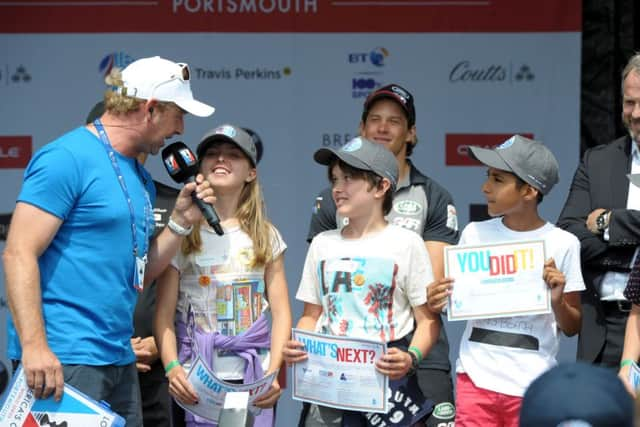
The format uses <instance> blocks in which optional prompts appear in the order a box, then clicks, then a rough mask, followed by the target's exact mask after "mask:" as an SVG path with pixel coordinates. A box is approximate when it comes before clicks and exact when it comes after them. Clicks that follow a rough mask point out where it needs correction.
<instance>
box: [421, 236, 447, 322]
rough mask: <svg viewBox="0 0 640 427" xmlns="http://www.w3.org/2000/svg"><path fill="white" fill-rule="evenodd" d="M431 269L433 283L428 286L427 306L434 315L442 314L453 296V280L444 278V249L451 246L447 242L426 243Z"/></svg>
mask: <svg viewBox="0 0 640 427" xmlns="http://www.w3.org/2000/svg"><path fill="white" fill-rule="evenodd" d="M424 244H425V246H426V248H427V252H428V253H429V259H431V269H432V270H433V278H434V279H435V280H434V281H433V282H431V283H429V285H428V286H427V306H428V307H429V310H431V311H432V312H433V313H436V314H440V313H442V310H444V308H445V307H446V306H447V298H448V296H449V295H450V294H451V288H452V283H453V279H449V278H445V277H444V248H445V247H446V246H449V244H448V243H445V242H436V241H430V242H424Z"/></svg>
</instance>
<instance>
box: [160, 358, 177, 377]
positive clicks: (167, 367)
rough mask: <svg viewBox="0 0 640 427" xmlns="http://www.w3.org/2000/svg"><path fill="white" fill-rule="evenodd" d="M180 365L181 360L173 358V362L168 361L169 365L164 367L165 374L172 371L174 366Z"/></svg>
mask: <svg viewBox="0 0 640 427" xmlns="http://www.w3.org/2000/svg"><path fill="white" fill-rule="evenodd" d="M179 365H180V361H179V360H178V359H175V360H172V361H171V362H169V363H167V366H165V367H164V372H165V374H168V373H169V371H171V370H172V369H173V368H175V367H176V366H179Z"/></svg>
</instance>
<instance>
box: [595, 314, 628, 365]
mask: <svg viewBox="0 0 640 427" xmlns="http://www.w3.org/2000/svg"><path fill="white" fill-rule="evenodd" d="M601 303H602V308H603V311H604V316H605V326H606V336H605V341H604V346H603V347H602V349H601V350H600V353H599V354H598V356H597V357H596V359H595V360H594V361H593V363H594V364H596V365H600V366H603V367H605V368H612V369H614V370H616V371H617V370H618V369H619V368H620V359H621V357H622V348H623V347H624V332H625V328H626V326H627V318H628V317H629V311H628V310H627V309H628V308H629V309H630V307H629V306H630V304H629V303H623V304H619V303H617V302H615V301H610V302H606V301H602V302H601Z"/></svg>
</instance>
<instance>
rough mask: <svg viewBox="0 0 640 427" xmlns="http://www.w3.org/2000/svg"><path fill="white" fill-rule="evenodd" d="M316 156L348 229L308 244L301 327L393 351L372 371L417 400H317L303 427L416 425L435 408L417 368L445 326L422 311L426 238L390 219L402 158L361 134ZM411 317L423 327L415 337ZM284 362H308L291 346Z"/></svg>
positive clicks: (428, 276) (297, 345) (428, 277)
mask: <svg viewBox="0 0 640 427" xmlns="http://www.w3.org/2000/svg"><path fill="white" fill-rule="evenodd" d="M314 159H315V160H316V161H317V162H318V163H320V164H323V165H327V166H328V175H329V180H330V181H331V184H332V197H333V198H334V200H335V203H336V206H337V209H338V213H339V214H340V215H341V216H342V217H345V218H349V223H348V225H346V226H345V227H344V228H343V229H342V230H329V231H325V232H322V233H320V234H318V235H317V236H316V237H315V238H314V239H313V241H312V242H311V246H310V247H309V251H308V252H307V259H306V261H305V266H304V270H303V274H302V279H301V281H300V287H299V289H298V293H297V295H296V298H297V299H299V300H301V301H303V302H304V303H305V304H304V312H303V314H302V317H301V318H300V320H299V321H298V325H297V328H299V329H303V330H307V331H316V332H321V333H324V334H328V335H340V336H347V337H350V338H368V339H374V340H377V341H381V342H385V343H387V346H388V351H387V353H386V354H384V356H383V357H382V358H381V359H379V360H377V361H376V367H377V369H378V371H379V372H381V373H382V374H384V375H387V376H388V377H389V380H390V381H389V386H390V388H391V389H392V390H394V391H395V390H400V392H399V394H398V393H395V395H396V396H398V395H402V394H404V396H405V397H406V396H411V398H410V402H408V401H407V400H406V399H405V400H404V401H403V402H397V401H396V402H394V406H393V407H392V408H391V410H390V411H389V412H388V413H387V414H365V413H362V412H353V411H342V410H337V409H333V408H329V407H326V406H320V405H315V404H314V405H311V406H310V409H309V410H308V413H303V415H302V419H301V423H300V425H303V426H350V425H357V426H361V425H382V424H381V423H382V422H384V423H386V424H384V425H402V426H409V425H414V424H416V423H419V422H420V420H421V419H423V418H425V417H426V416H428V415H429V413H430V409H431V406H432V403H431V402H430V401H425V399H424V396H422V392H421V391H420V389H419V387H418V385H417V380H416V377H415V375H414V374H415V370H416V368H417V366H418V363H419V362H420V360H421V359H422V358H423V356H424V355H426V354H427V353H428V352H429V350H430V348H431V347H432V345H433V344H434V342H435V341H436V339H437V337H438V332H439V327H440V325H439V321H438V318H437V315H434V314H432V313H431V312H430V311H429V309H428V308H427V305H426V286H427V284H428V283H430V282H431V281H432V280H433V272H432V270H431V263H430V261H429V256H428V253H427V251H426V248H425V246H424V242H423V241H422V239H421V238H420V236H418V235H417V234H416V233H413V232H412V231H409V230H405V229H403V228H401V227H399V226H395V225H390V224H388V223H387V221H386V220H385V218H384V216H385V214H387V213H388V211H389V209H390V208H391V199H392V194H393V190H394V188H395V186H396V184H397V179H398V165H397V161H396V159H395V157H394V156H393V154H392V153H391V152H390V151H389V150H387V149H386V148H385V147H383V146H382V145H380V144H375V143H372V142H370V141H368V140H366V139H363V138H355V139H353V140H351V141H350V142H349V143H347V144H346V145H344V146H343V147H342V148H341V149H340V150H334V149H328V148H323V149H320V150H318V151H316V153H315V155H314ZM414 319H415V322H416V324H417V327H416V329H415V333H414V334H413V337H412V338H411V340H410V341H409V338H408V337H409V336H410V333H411V332H412V330H413V327H414ZM284 359H285V360H286V361H287V363H289V364H292V363H298V362H303V361H305V360H306V359H307V353H306V351H305V348H304V345H303V343H301V342H299V341H294V340H291V341H289V342H288V343H287V345H286V346H285V350H284ZM411 408H414V409H415V411H413V410H412V409H411ZM374 423H377V424H374Z"/></svg>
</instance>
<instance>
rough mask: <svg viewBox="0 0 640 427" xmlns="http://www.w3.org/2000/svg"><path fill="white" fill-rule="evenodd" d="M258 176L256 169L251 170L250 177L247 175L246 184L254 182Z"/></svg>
mask: <svg viewBox="0 0 640 427" xmlns="http://www.w3.org/2000/svg"><path fill="white" fill-rule="evenodd" d="M257 176H258V171H257V169H256V168H251V169H249V175H247V177H246V178H245V180H244V182H246V183H247V184H248V183H250V182H251V181H253V180H254V179H256V177H257Z"/></svg>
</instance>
